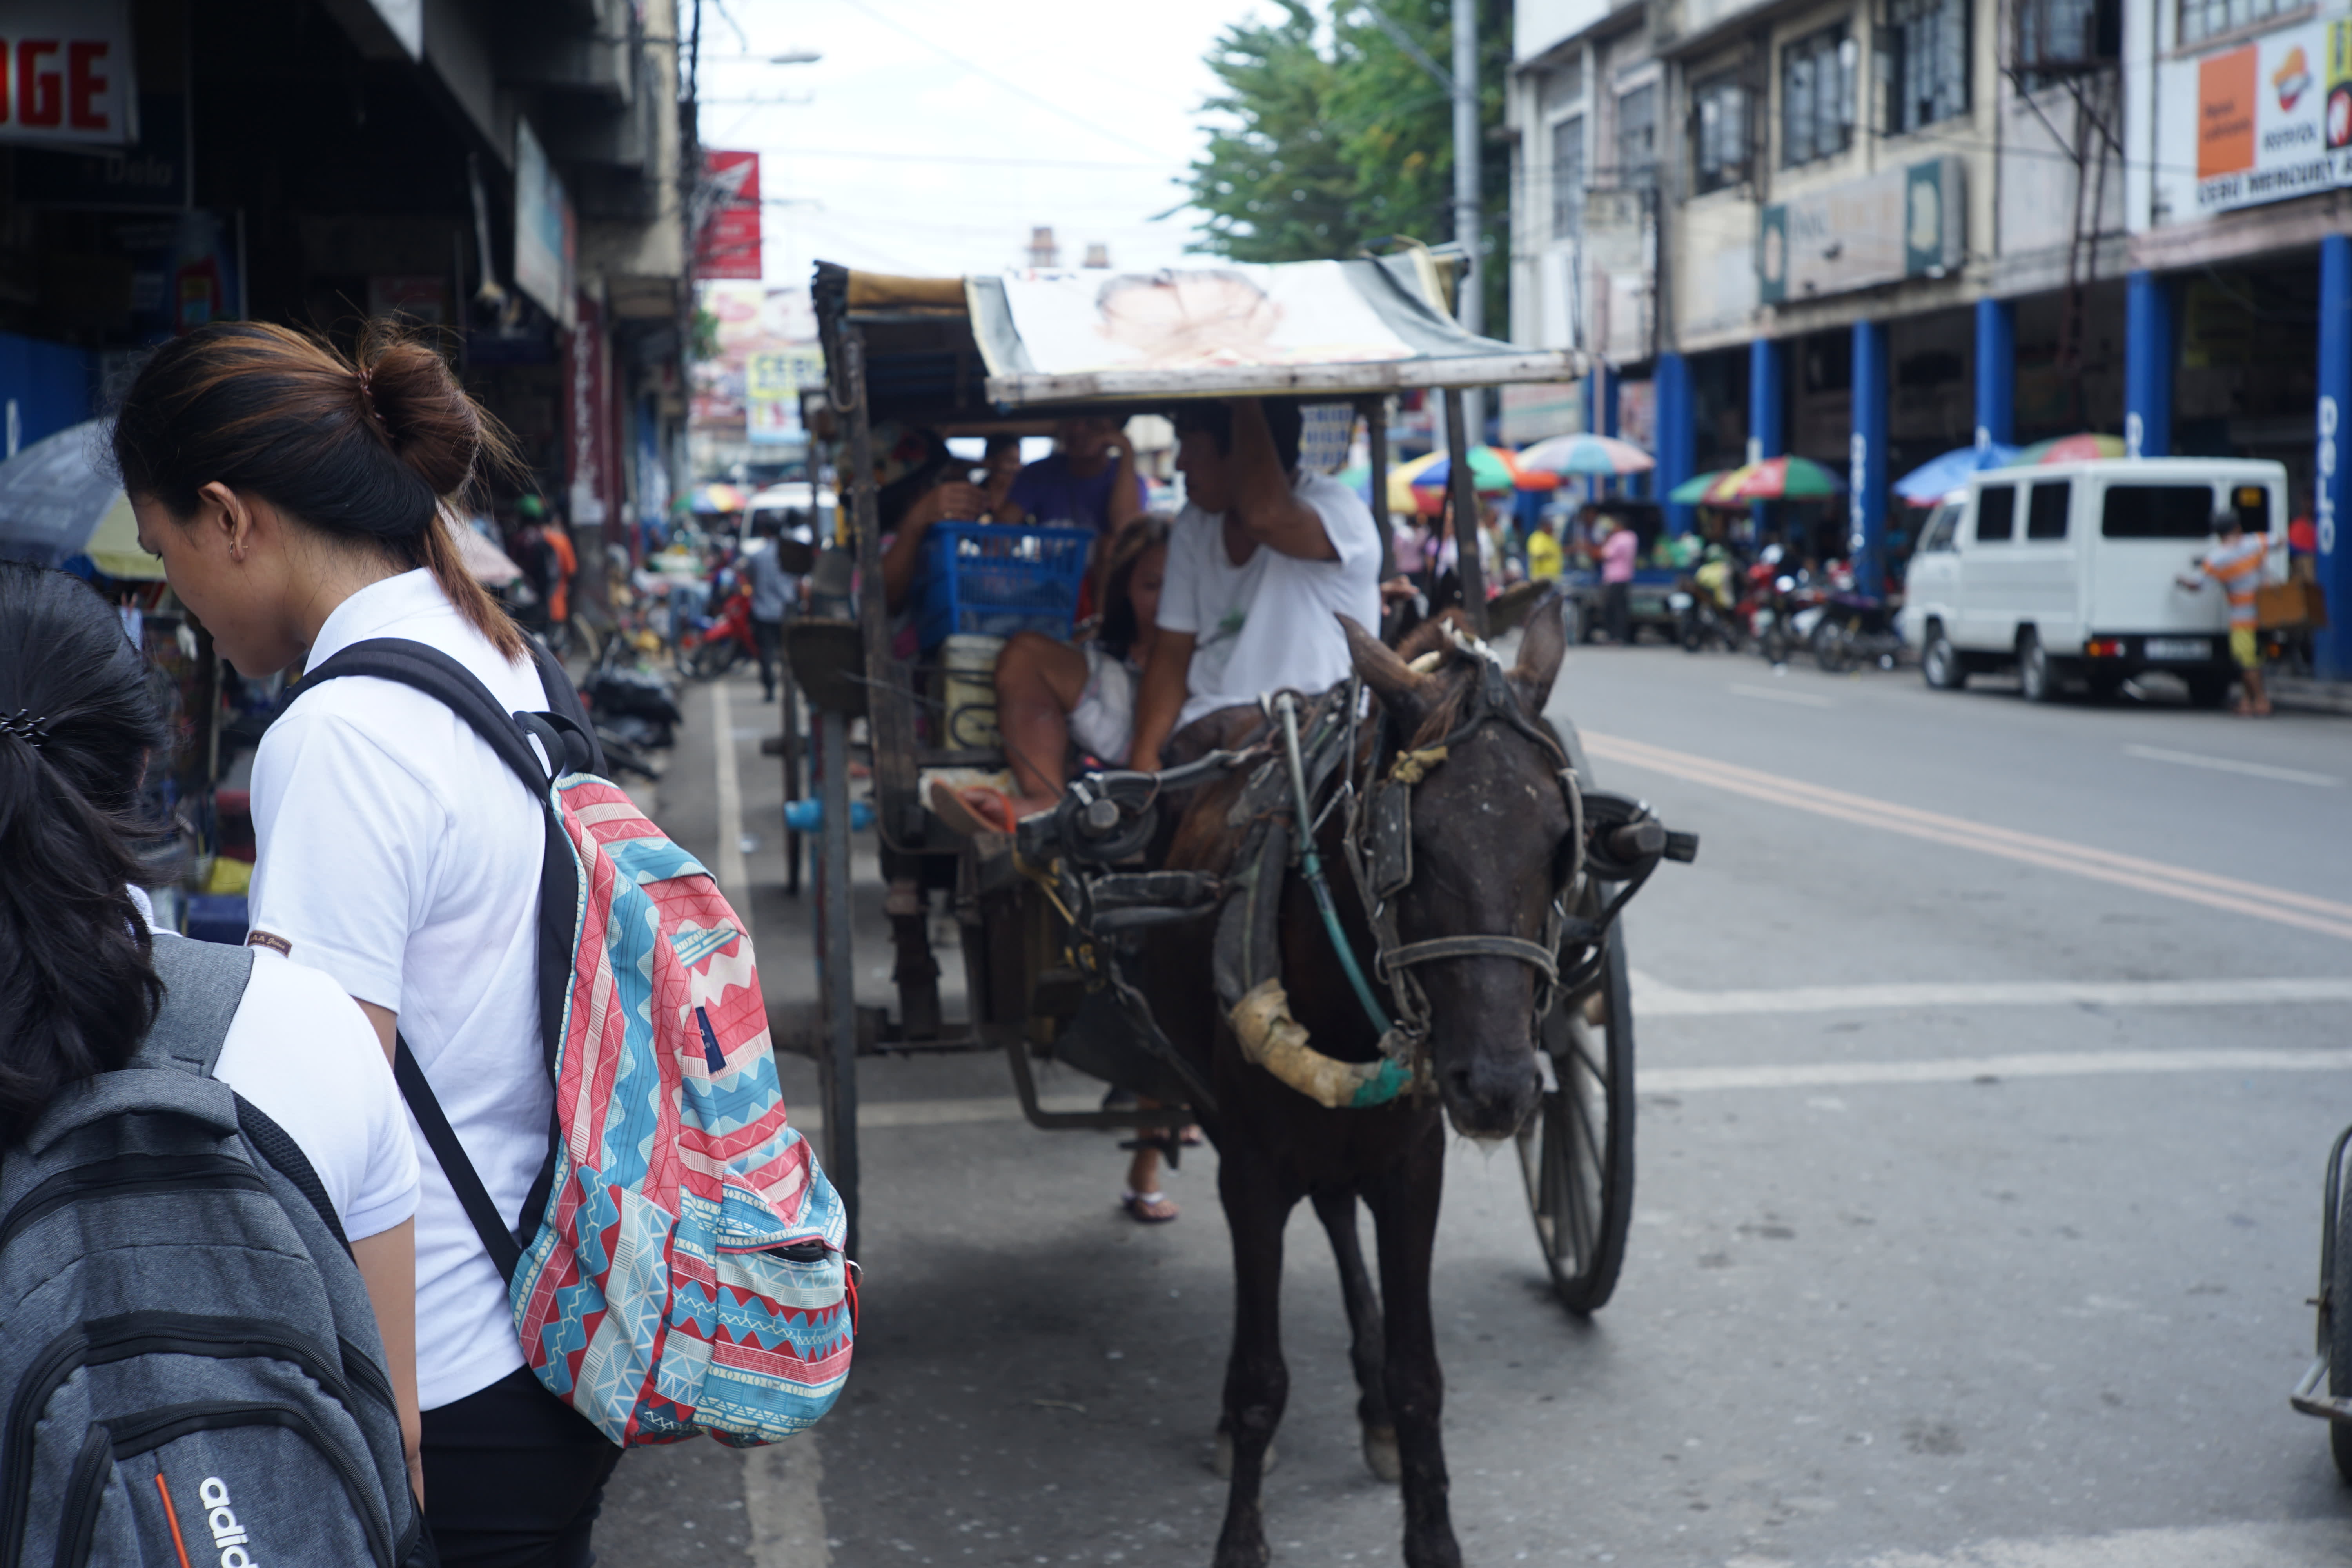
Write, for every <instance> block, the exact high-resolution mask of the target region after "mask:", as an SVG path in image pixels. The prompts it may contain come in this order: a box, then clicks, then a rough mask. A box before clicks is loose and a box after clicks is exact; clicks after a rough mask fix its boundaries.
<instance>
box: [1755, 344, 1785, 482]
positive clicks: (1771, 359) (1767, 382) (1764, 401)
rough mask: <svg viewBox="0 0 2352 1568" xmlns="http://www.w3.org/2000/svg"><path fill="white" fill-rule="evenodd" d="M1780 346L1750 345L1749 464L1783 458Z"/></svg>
mask: <svg viewBox="0 0 2352 1568" xmlns="http://www.w3.org/2000/svg"><path fill="white" fill-rule="evenodd" d="M1780 380H1781V378H1780V344H1779V343H1778V342H1775V341H1773V340H1772V339H1770V338H1758V339H1757V340H1756V341H1755V342H1751V343H1749V344H1748V461H1749V462H1751V463H1760V462H1762V461H1763V460H1764V459H1765V458H1777V457H1779V456H1780V447H1781V443H1782V439H1783V437H1782V436H1781V433H1780V432H1781V424H1780Z"/></svg>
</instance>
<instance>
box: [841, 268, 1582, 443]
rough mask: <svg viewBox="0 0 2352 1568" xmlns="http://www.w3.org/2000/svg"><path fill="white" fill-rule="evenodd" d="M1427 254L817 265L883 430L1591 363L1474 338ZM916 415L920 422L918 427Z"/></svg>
mask: <svg viewBox="0 0 2352 1568" xmlns="http://www.w3.org/2000/svg"><path fill="white" fill-rule="evenodd" d="M1442 289H1443V283H1442V280H1441V278H1440V276H1439V273H1438V270H1437V268H1435V267H1434V266H1433V265H1432V263H1431V261H1430V259H1429V258H1428V257H1427V256H1426V255H1425V254H1407V255H1402V256H1389V257H1381V258H1359V259H1356V260H1349V261H1294V262H1283V263H1278V264H1275V265H1250V264H1245V263H1240V262H1211V261H1203V262H1202V263H1200V264H1199V265H1197V266H1186V267H1179V268H1161V269H1160V270H1157V271H1150V272H1119V271H1116V270H1105V269H1101V268H1088V269H1086V270H1083V271H1022V272H1007V273H1003V274H1000V275H993V276H982V277H972V278H963V279H935V278H894V277H889V276H887V275H883V274H878V273H865V272H851V271H849V270H848V269H846V268H840V267H836V266H834V265H832V264H830V263H819V264H818V268H817V278H816V305H817V310H818V316H819V319H820V321H823V322H824V325H825V327H826V329H827V331H826V334H825V335H826V342H827V348H828V352H831V351H832V350H833V349H834V345H835V343H836V342H838V339H837V336H836V332H837V331H838V328H839V327H840V326H841V325H843V324H845V323H854V324H856V325H857V326H858V327H859V328H860V330H861V331H862V333H863V335H864V337H865V339H866V345H867V348H866V371H867V377H868V382H869V385H871V386H872V388H873V389H874V391H875V394H876V395H877V409H876V412H877V415H886V416H887V414H888V413H890V412H893V411H892V410H889V409H887V407H886V406H882V405H891V404H899V405H905V404H907V403H909V402H911V403H914V404H919V405H929V411H931V412H933V413H935V414H938V415H946V414H949V413H950V412H952V411H960V410H969V411H971V412H975V413H976V412H978V411H979V410H978V408H977V407H976V406H975V405H980V404H983V403H984V404H986V405H993V407H994V408H995V409H996V410H1000V411H1002V410H1010V409H1015V408H1037V409H1040V410H1042V409H1044V408H1046V407H1052V406H1069V405H1084V404H1105V403H1112V404H1117V403H1165V402H1168V401H1171V400H1172V399H1181V398H1191V397H1232V396H1248V395H1290V396H1305V397H1316V396H1321V397H1326V398H1335V399H1336V398H1342V397H1353V396H1357V395H1365V394H1380V393H1384V392H1391V391H1397V390H1401V389H1404V388H1409V387H1468V386H1491V385H1496V384H1502V383H1507V382H1557V381H1565V380H1568V379H1570V378H1571V377H1573V376H1575V375H1576V374H1579V371H1580V368H1581V366H1580V363H1579V356H1578V355H1576V354H1574V353H1570V352H1568V351H1563V350H1550V349H1546V350H1529V349H1524V348H1520V347H1518V346H1517V345H1516V344H1512V343H1507V342H1498V341H1496V340H1495V339H1492V338H1482V337H1477V336H1475V335H1473V334H1472V333H1469V332H1465V331H1463V330H1462V328H1461V327H1460V326H1459V325H1458V324H1456V323H1455V321H1454V319H1453V317H1452V316H1450V315H1448V314H1447V313H1446V312H1445V311H1444V310H1442V309H1441V308H1440V307H1439V306H1438V305H1437V304H1436V303H1435V302H1434V301H1435V300H1437V299H1439V298H1442ZM907 411H908V412H910V413H911V412H913V410H912V409H911V408H909V409H908V410H907Z"/></svg>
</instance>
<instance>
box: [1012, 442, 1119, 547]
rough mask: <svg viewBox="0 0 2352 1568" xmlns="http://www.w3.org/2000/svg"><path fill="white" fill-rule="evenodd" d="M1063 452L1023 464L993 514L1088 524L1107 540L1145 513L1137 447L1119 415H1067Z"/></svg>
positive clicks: (1014, 518)
mask: <svg viewBox="0 0 2352 1568" xmlns="http://www.w3.org/2000/svg"><path fill="white" fill-rule="evenodd" d="M1054 436H1055V441H1056V443H1057V444H1058V446H1059V448H1060V449H1059V450H1057V451H1055V453H1054V454H1053V455H1052V456H1051V457H1046V458H1039V459H1038V460H1037V461H1036V462H1034V463H1031V464H1030V465H1029V466H1028V467H1026V468H1023V469H1022V470H1021V473H1020V477H1018V478H1017V479H1014V480H1013V488H1012V489H1011V490H1010V491H1008V492H1007V493H1006V495H1005V497H1004V501H1003V505H1001V506H999V507H998V508H997V509H996V511H995V513H994V516H995V520H996V521H998V522H1029V523H1036V524H1040V525H1042V526H1045V527H1051V528H1090V529H1093V530H1094V531H1096V532H1097V533H1098V534H1101V535H1102V536H1103V537H1104V538H1106V539H1116V538H1117V537H1118V534H1119V532H1120V531H1121V530H1123V529H1125V528H1126V527H1127V525H1128V524H1129V523H1130V522H1132V521H1135V520H1136V519H1137V518H1139V517H1141V516H1142V515H1143V510H1144V492H1143V480H1142V479H1141V478H1140V477H1139V475H1138V474H1137V473H1136V471H1135V447H1134V444H1133V443H1131V442H1129V440H1128V439H1127V438H1126V435H1125V433H1124V431H1123V430H1122V429H1121V427H1120V425H1119V422H1118V420H1116V419H1106V418H1100V417H1096V418H1086V419H1065V420H1063V421H1062V423H1061V424H1060V426H1057V427H1056V428H1055V432H1054Z"/></svg>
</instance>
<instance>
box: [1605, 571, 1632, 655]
mask: <svg viewBox="0 0 2352 1568" xmlns="http://www.w3.org/2000/svg"><path fill="white" fill-rule="evenodd" d="M1601 617H1602V624H1603V625H1604V626H1607V627H1608V628H1609V640H1610V641H1611V642H1613V643H1620V644H1622V643H1629V642H1632V641H1633V584H1630V583H1611V584H1606V585H1605V586H1603V587H1602V588H1601Z"/></svg>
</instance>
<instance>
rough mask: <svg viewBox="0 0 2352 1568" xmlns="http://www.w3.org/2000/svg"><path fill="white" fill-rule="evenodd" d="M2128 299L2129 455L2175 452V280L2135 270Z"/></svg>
mask: <svg viewBox="0 0 2352 1568" xmlns="http://www.w3.org/2000/svg"><path fill="white" fill-rule="evenodd" d="M2126 289H2127V290H2128V292H2127V293H2126V295H2125V305H2124V455H2125V456H2126V457H2130V458H2168V457H2170V456H2171V455H2172V286H2171V285H2170V284H2168V283H2167V282H2166V281H2165V280H2164V279H2161V278H2158V276H2157V275H2156V274H2155V273H2153V272H2135V273H2133V274H2132V275H2131V277H2130V279H2129V280H2128V282H2127V283H2126Z"/></svg>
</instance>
